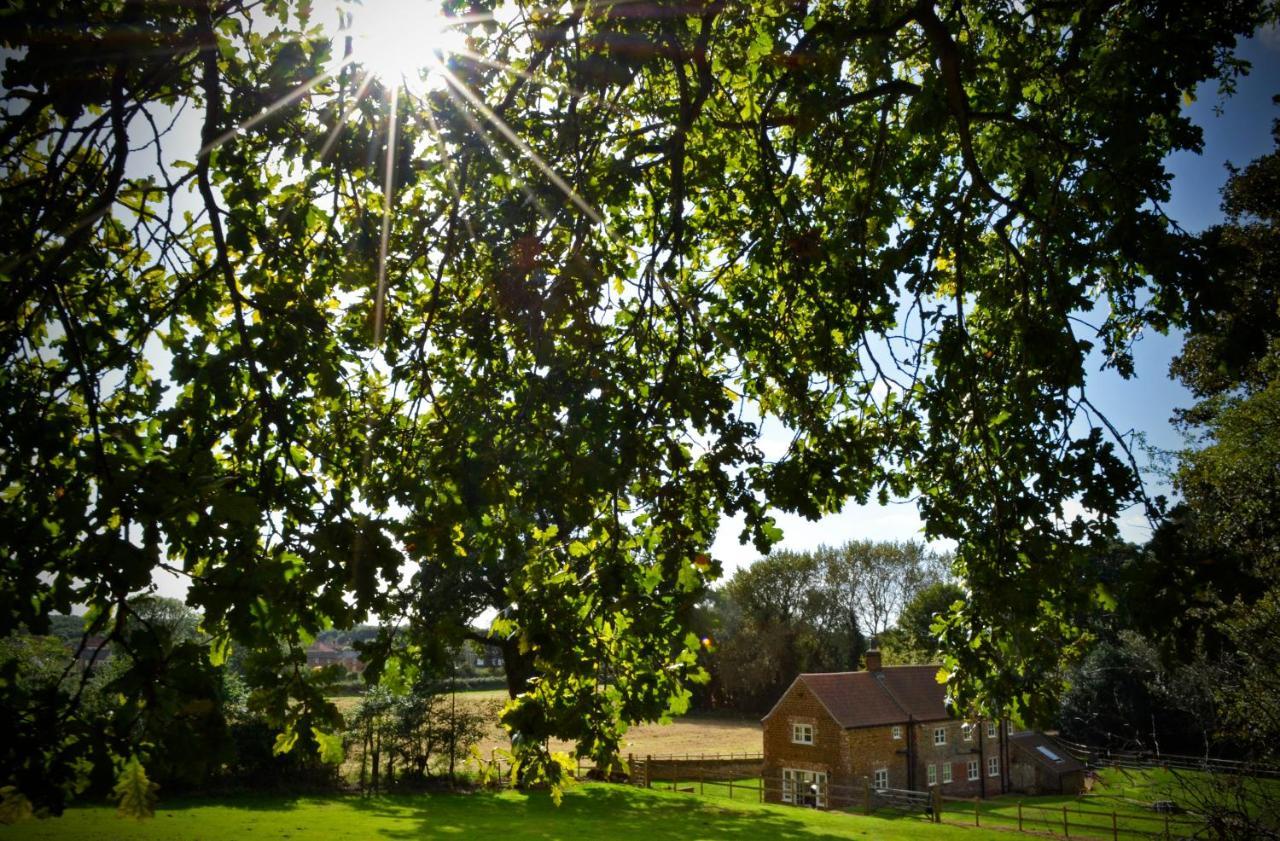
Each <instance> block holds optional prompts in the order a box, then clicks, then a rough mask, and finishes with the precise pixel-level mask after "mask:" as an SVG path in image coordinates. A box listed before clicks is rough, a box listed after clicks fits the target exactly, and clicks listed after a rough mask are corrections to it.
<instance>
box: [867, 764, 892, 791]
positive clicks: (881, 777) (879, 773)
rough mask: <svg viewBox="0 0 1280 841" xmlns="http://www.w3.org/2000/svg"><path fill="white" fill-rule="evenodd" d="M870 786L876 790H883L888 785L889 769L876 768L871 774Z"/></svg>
mask: <svg viewBox="0 0 1280 841" xmlns="http://www.w3.org/2000/svg"><path fill="white" fill-rule="evenodd" d="M871 787H872V788H874V789H875V790H876V791H884V790H885V789H887V788H888V787H889V769H888V768H877V769H876V770H875V773H873V774H872V775H871Z"/></svg>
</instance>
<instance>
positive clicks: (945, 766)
mask: <svg viewBox="0 0 1280 841" xmlns="http://www.w3.org/2000/svg"><path fill="white" fill-rule="evenodd" d="M942 782H944V783H949V782H951V763H950V762H944V763H942Z"/></svg>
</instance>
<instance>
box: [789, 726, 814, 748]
mask: <svg viewBox="0 0 1280 841" xmlns="http://www.w3.org/2000/svg"><path fill="white" fill-rule="evenodd" d="M791 741H792V742H794V743H795V744H797V745H811V744H813V725H812V724H793V725H791Z"/></svg>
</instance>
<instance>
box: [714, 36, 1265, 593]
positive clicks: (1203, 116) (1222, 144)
mask: <svg viewBox="0 0 1280 841" xmlns="http://www.w3.org/2000/svg"><path fill="white" fill-rule="evenodd" d="M1237 55H1239V56H1241V57H1243V58H1245V59H1246V60H1248V61H1249V62H1251V63H1252V65H1253V69H1252V71H1251V72H1250V74H1249V75H1248V76H1247V77H1245V78H1243V79H1241V80H1239V83H1238V85H1237V88H1236V92H1235V95H1234V96H1232V97H1231V98H1230V99H1227V100H1225V101H1224V100H1222V99H1221V97H1220V96H1219V95H1218V92H1217V89H1216V87H1215V86H1206V87H1205V89H1203V90H1200V91H1197V92H1196V93H1197V97H1198V98H1197V99H1196V100H1195V102H1193V103H1192V104H1191V105H1190V106H1189V107H1188V108H1187V113H1188V114H1189V115H1190V117H1191V118H1192V119H1193V120H1194V121H1195V123H1196V124H1197V125H1199V126H1200V127H1201V129H1202V130H1203V132H1204V151H1203V153H1201V154H1198V155H1197V154H1193V153H1191V152H1180V153H1178V154H1175V155H1171V156H1170V157H1169V159H1168V162H1167V165H1168V167H1169V170H1170V172H1171V173H1172V174H1173V185H1172V195H1171V197H1170V201H1169V203H1168V205H1167V206H1166V211H1167V212H1168V213H1169V215H1170V216H1171V217H1172V218H1174V219H1175V220H1177V221H1178V223H1179V224H1181V225H1182V226H1183V227H1184V228H1186V229H1187V230H1188V231H1193V232H1195V231H1201V230H1203V229H1205V228H1206V227H1209V226H1211V225H1213V224H1215V223H1217V222H1220V221H1221V220H1222V211H1221V209H1220V207H1219V203H1220V195H1219V194H1220V191H1221V189H1222V186H1223V184H1224V183H1226V179H1227V174H1228V173H1227V170H1226V166H1225V165H1226V164H1227V163H1228V162H1229V163H1232V164H1235V165H1236V166H1244V165H1245V164H1247V163H1248V162H1249V161H1251V160H1253V159H1254V158H1257V157H1259V156H1260V155H1264V154H1266V153H1267V152H1269V151H1271V149H1272V148H1273V142H1272V139H1271V124H1272V122H1273V121H1274V120H1275V119H1276V118H1277V117H1280V107H1277V106H1275V105H1273V104H1272V102H1271V97H1272V96H1273V95H1275V94H1280V31H1278V30H1277V29H1275V28H1272V29H1270V30H1267V31H1266V32H1264V33H1262V34H1260V35H1259V36H1258V37H1256V38H1253V39H1250V40H1249V41H1246V42H1244V43H1242V44H1241V45H1240V48H1239V50H1238V51H1237ZM1215 106H1221V111H1222V113H1221V115H1219V114H1216V113H1215ZM1181 345H1182V337H1181V335H1176V334H1171V335H1168V336H1161V335H1159V334H1158V333H1154V332H1149V333H1148V334H1146V335H1143V336H1142V337H1141V338H1140V339H1139V341H1138V342H1137V344H1136V345H1135V348H1134V363H1135V368H1136V374H1137V376H1136V377H1135V378H1134V379H1131V380H1124V379H1121V378H1120V377H1119V376H1117V375H1116V374H1115V373H1114V372H1111V371H1103V370H1101V365H1102V358H1101V356H1097V357H1096V358H1095V359H1093V360H1091V364H1090V375H1089V381H1088V386H1087V387H1088V390H1089V394H1090V399H1091V400H1092V401H1093V402H1094V404H1095V405H1097V406H1098V408H1099V409H1101V410H1102V411H1103V412H1104V413H1105V414H1106V415H1107V417H1108V418H1109V419H1110V420H1111V422H1112V424H1114V426H1115V427H1116V428H1117V429H1118V430H1120V431H1121V432H1122V433H1124V432H1127V431H1129V430H1134V431H1137V432H1140V433H1143V434H1144V435H1145V436H1146V438H1147V441H1148V443H1149V444H1151V445H1153V446H1155V447H1159V448H1162V449H1166V450H1170V449H1176V448H1178V447H1179V446H1180V445H1181V444H1182V438H1181V436H1180V435H1179V433H1178V432H1177V431H1176V430H1175V429H1174V428H1173V426H1172V425H1171V424H1170V423H1169V419H1170V418H1171V417H1172V415H1173V410H1174V409H1175V408H1178V407H1183V406H1187V405H1190V403H1191V397H1190V395H1189V394H1188V393H1187V391H1186V390H1185V389H1184V388H1182V386H1181V385H1179V384H1178V383H1176V382H1174V381H1173V380H1170V379H1169V375H1168V372H1169V361H1170V360H1171V359H1172V358H1173V356H1174V355H1175V354H1176V353H1177V352H1178V350H1179V348H1180V347H1181ZM1144 461H1145V460H1144ZM1140 463H1144V462H1140ZM1147 481H1148V489H1149V490H1150V492H1151V493H1166V494H1167V493H1169V489H1168V487H1167V485H1164V484H1163V483H1162V482H1161V481H1160V479H1159V477H1158V476H1150V475H1149V476H1148V477H1147ZM775 517H776V518H777V520H778V524H779V526H781V527H782V530H783V533H784V535H785V537H784V540H783V545H784V546H786V547H788V548H792V549H809V548H813V547H815V546H817V545H818V544H820V543H825V544H828V545H831V544H837V543H842V542H844V541H846V540H859V539H869V540H908V539H916V540H919V539H922V537H923V535H922V533H921V522H920V518H919V517H918V516H917V515H916V510H915V505H914V504H912V503H894V504H890V505H889V506H886V507H883V508H882V507H880V506H878V505H867V506H859V505H853V504H851V505H849V506H847V507H846V508H845V510H844V511H842V512H841V513H839V514H836V515H832V516H829V517H825V518H823V519H822V520H820V521H818V522H816V523H815V522H809V521H807V520H804V519H803V518H801V517H796V516H791V515H785V514H778V513H776V512H775ZM741 529H742V523H741V521H740V520H738V519H734V520H728V521H726V522H725V523H724V524H723V525H722V526H721V528H720V532H719V533H718V534H717V535H716V541H715V544H714V546H713V547H712V554H713V555H714V557H716V558H718V559H719V560H720V561H722V562H723V563H724V565H725V571H726V574H732V571H733V570H734V569H736V568H737V567H739V566H743V565H745V564H749V563H750V562H751V561H753V560H755V559H756V557H758V553H757V552H756V551H755V549H754V548H752V547H751V546H750V545H747V546H742V545H739V543H738V540H737V536H738V533H739V532H740V531H741ZM1121 533H1122V535H1123V536H1124V537H1125V538H1126V539H1128V540H1132V541H1135V542H1144V541H1145V540H1146V539H1147V537H1148V536H1149V534H1150V531H1149V528H1148V526H1147V523H1146V520H1145V518H1144V517H1143V516H1142V514H1141V512H1138V511H1133V512H1130V514H1129V516H1126V517H1125V518H1124V520H1123V521H1122V522H1121ZM939 548H947V547H946V546H944V545H939Z"/></svg>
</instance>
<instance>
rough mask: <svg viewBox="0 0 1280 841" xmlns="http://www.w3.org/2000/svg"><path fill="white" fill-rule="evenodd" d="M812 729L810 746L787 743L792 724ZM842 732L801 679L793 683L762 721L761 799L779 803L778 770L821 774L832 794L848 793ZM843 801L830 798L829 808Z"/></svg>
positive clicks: (850, 783) (848, 774)
mask: <svg viewBox="0 0 1280 841" xmlns="http://www.w3.org/2000/svg"><path fill="white" fill-rule="evenodd" d="M794 724H809V725H812V726H813V744H812V745H801V744H796V743H794V742H792V741H791V734H792V725H794ZM844 734H845V731H844V728H842V727H841V726H840V725H839V724H837V723H836V720H835V719H834V718H832V717H831V714H830V713H829V712H827V709H826V707H824V706H823V705H822V702H821V701H819V700H818V699H817V698H815V697H814V695H813V692H812V691H810V690H809V688H808V687H806V686H805V685H804V682H803V681H801V680H796V681H795V682H794V683H792V684H791V687H790V688H789V689H788V690H787V691H786V692H785V693H784V694H783V696H782V698H781V699H780V700H779V701H778V703H777V704H776V705H775V706H774V708H773V710H772V711H771V712H770V713H769V715H767V716H765V719H764V735H763V740H764V756H765V762H764V779H765V800H766V801H767V802H769V803H781V802H782V786H781V780H782V769H783V768H797V769H800V770H803V771H823V772H825V773H826V774H827V783H828V785H829V786H831V787H832V788H833V789H834V790H833V792H832V794H833V795H834V794H840V795H843V794H844V793H845V791H846V790H848V791H849V792H850V793H851V792H852V787H853V782H854V780H853V778H852V775H851V757H850V754H849V743H848V740H846V739H845V737H844ZM845 799H846V798H844V797H843V796H842V797H840V798H835V797H833V798H832V799H831V802H830V805H832V806H838V805H844V801H845Z"/></svg>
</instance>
